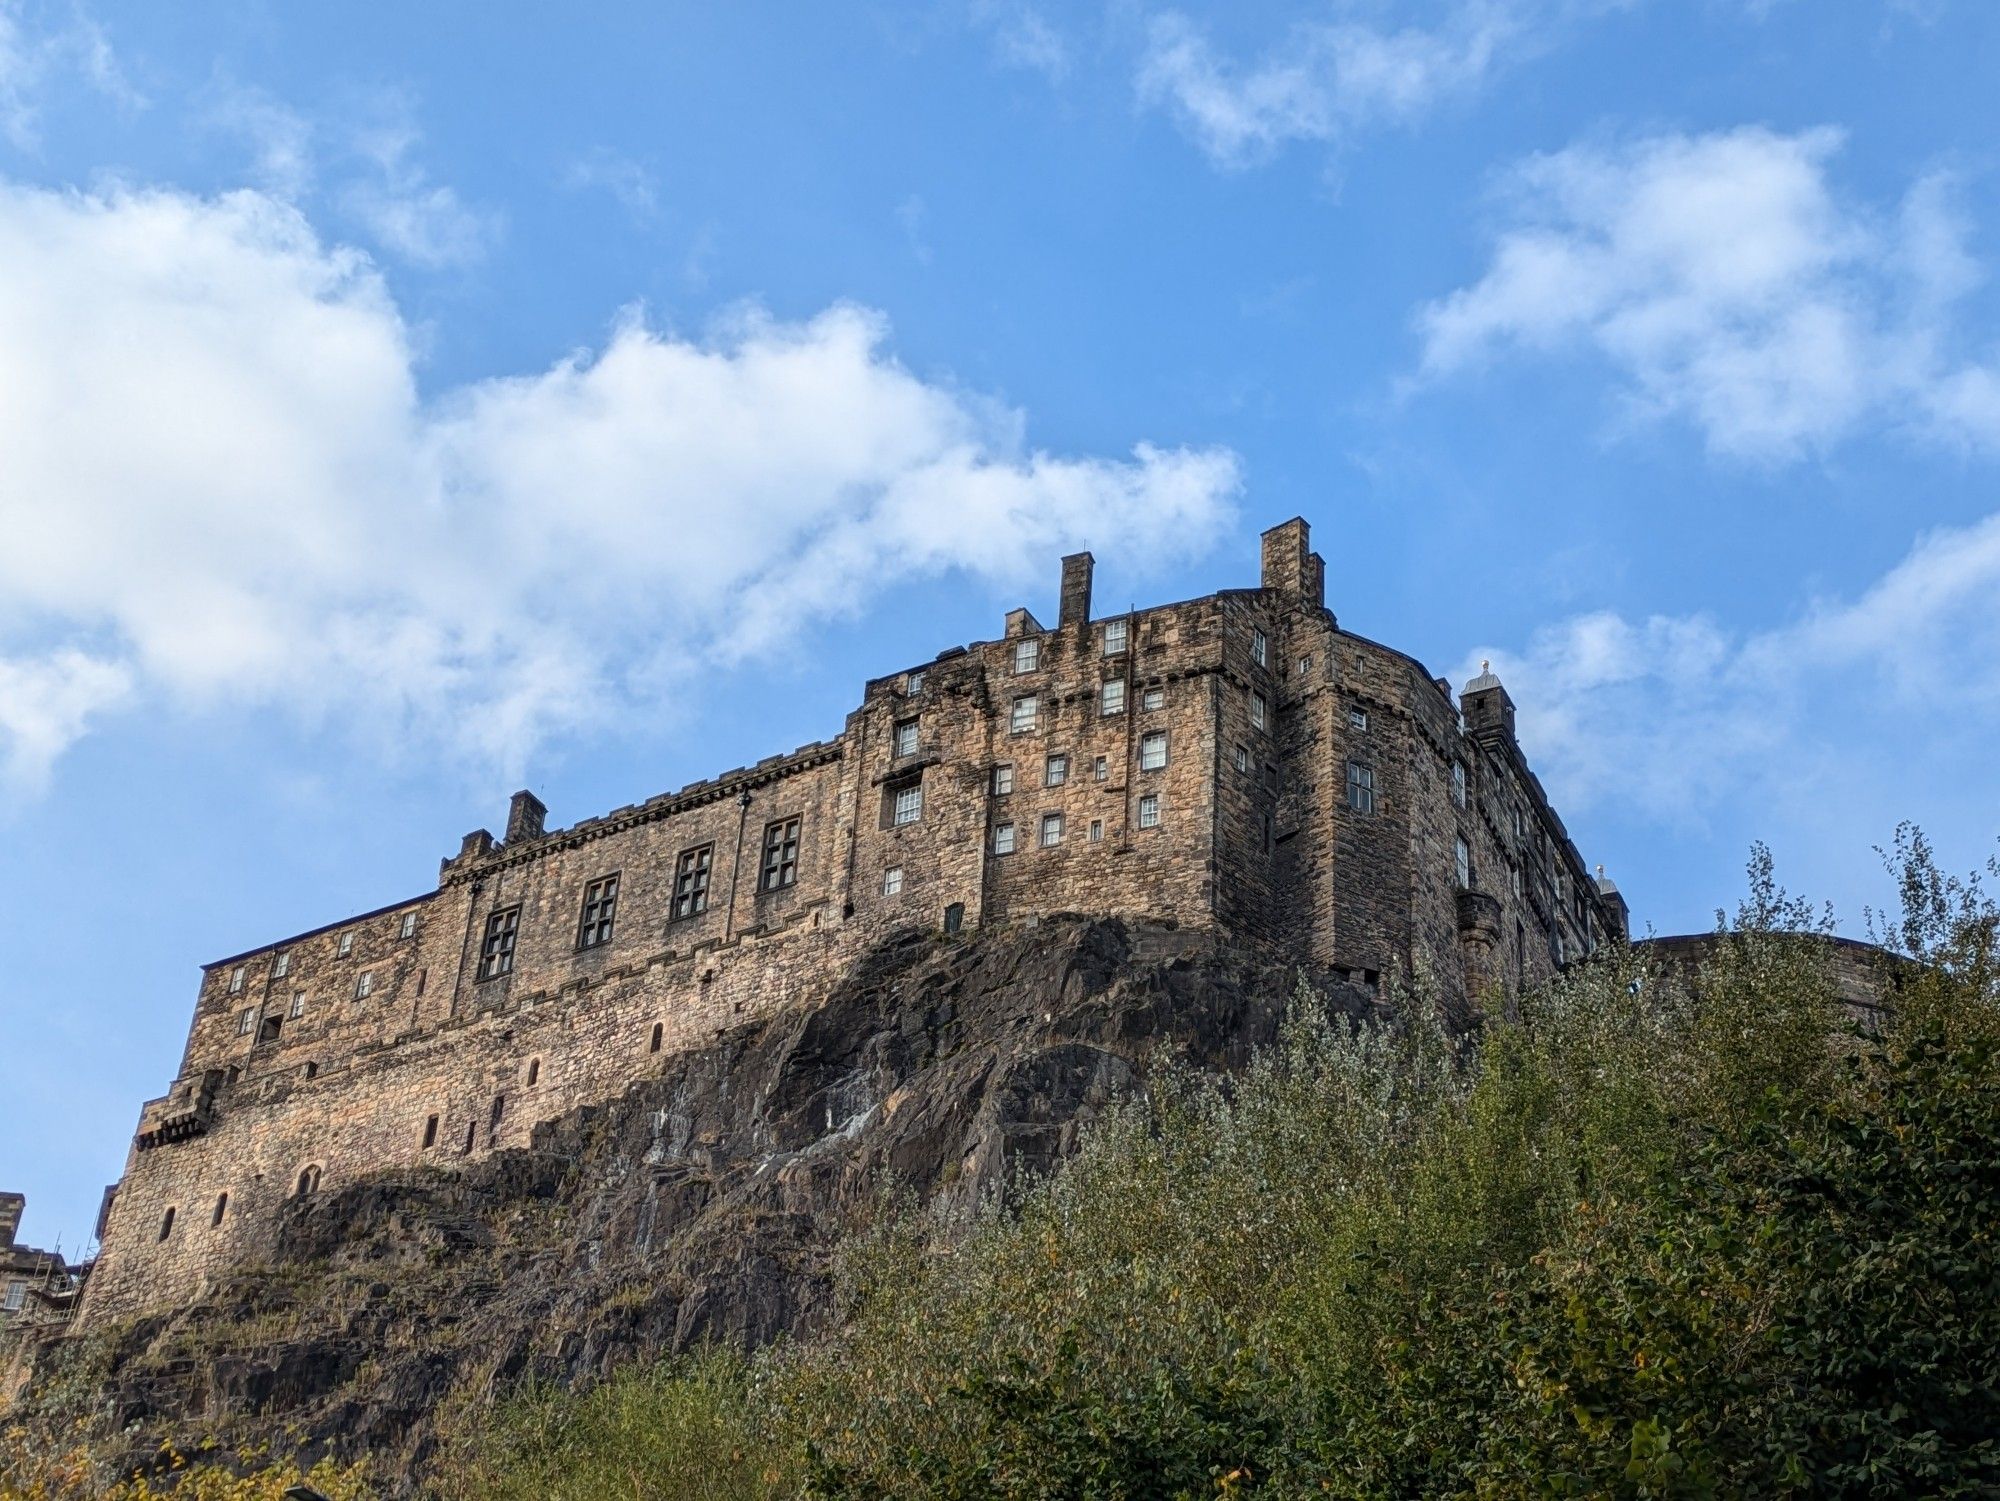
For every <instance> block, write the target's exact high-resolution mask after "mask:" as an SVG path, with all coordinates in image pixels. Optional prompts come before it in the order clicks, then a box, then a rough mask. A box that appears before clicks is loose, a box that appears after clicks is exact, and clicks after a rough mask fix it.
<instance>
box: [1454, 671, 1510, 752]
mask: <svg viewBox="0 0 2000 1501" xmlns="http://www.w3.org/2000/svg"><path fill="white" fill-rule="evenodd" d="M1458 710H1459V713H1460V714H1461V715H1462V716H1463V717H1464V719H1465V732H1466V733H1467V734H1468V735H1470V736H1472V738H1473V739H1474V740H1477V741H1479V742H1480V743H1481V744H1490V743H1492V742H1493V741H1496V740H1498V741H1505V742H1506V743H1508V744H1510V745H1511V744H1512V743H1513V741H1514V700H1513V699H1511V698H1509V697H1508V696H1507V690H1506V689H1505V688H1503V687H1501V686H1500V679H1498V678H1497V677H1495V676H1494V675H1493V664H1492V663H1491V662H1481V663H1480V664H1479V676H1478V677H1476V678H1474V679H1473V680H1472V681H1471V682H1469V683H1467V684H1466V685H1465V691H1464V692H1463V693H1461V694H1459V696H1458Z"/></svg>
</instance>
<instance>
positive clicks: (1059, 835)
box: [898, 792, 1160, 874]
mask: <svg viewBox="0 0 2000 1501" xmlns="http://www.w3.org/2000/svg"><path fill="white" fill-rule="evenodd" d="M1159 826H1160V795H1159V794H1158V793H1157V792H1149V793H1147V794H1146V795H1145V796H1144V797H1142V798H1140V799H1139V827H1140V828H1142V829H1157V828H1158V827H1159ZM1064 828H1065V823H1064V819H1063V815H1062V814H1060V813H1044V814H1043V815H1042V821H1041V825H1040V836H1041V837H1040V843H1041V846H1042V848H1043V849H1053V848H1055V847H1056V846H1057V845H1059V844H1061V843H1062V842H1063V830H1064ZM1089 838H1090V842H1091V843H1092V844H1097V843H1100V842H1101V841H1102V840H1103V838H1104V821H1103V820H1102V819H1099V818H1093V819H1092V820H1091V821H1090V834H1089ZM1016 847H1017V841H1016V838H1015V829H1014V825H1013V824H1011V823H1003V824H995V825H994V827H993V853H994V854H996V855H1011V854H1013V853H1014V850H1015V849H1016ZM898 874H900V872H899V873H898Z"/></svg>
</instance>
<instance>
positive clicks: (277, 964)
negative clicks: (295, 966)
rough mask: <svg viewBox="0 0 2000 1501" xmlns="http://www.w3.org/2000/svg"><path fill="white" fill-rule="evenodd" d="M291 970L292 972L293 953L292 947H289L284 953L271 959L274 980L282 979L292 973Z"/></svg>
mask: <svg viewBox="0 0 2000 1501" xmlns="http://www.w3.org/2000/svg"><path fill="white" fill-rule="evenodd" d="M291 972H292V953H291V950H290V949H287V950H286V951H285V952H284V953H282V954H280V955H278V957H277V958H275V959H273V960H272V961H271V978H272V979H274V980H282V979H284V978H285V976H286V975H288V974H290V973H291Z"/></svg>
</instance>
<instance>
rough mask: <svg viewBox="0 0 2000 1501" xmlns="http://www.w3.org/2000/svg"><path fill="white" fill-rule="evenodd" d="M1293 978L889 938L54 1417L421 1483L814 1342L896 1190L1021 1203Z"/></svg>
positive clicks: (370, 1185) (221, 1312) (287, 1254)
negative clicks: (428, 1465)
mask: <svg viewBox="0 0 2000 1501" xmlns="http://www.w3.org/2000/svg"><path fill="white" fill-rule="evenodd" d="M1297 978H1298V977H1297V975H1296V974H1295V973H1293V972H1290V971H1288V970H1286V969H1285V968H1284V967H1283V966H1282V965H1281V964H1278V963H1276V962H1274V961H1273V960H1271V959H1270V958H1268V957H1266V956H1263V955H1261V954H1259V953H1256V952H1253V951H1250V950H1248V949H1244V948H1241V947H1236V946H1232V945H1230V944H1228V943H1226V942H1224V941H1221V940H1218V939H1217V938H1216V937H1215V936H1214V935H1213V934H1210V933H1205V932H1192V931H1186V930H1179V929H1174V928H1171V927H1164V926H1158V925H1150V924H1142V923H1128V922H1119V921H1105V920H1089V919H1082V918H1075V919H1058V920H1053V921H1047V922H1043V923H1041V924H1038V925H1036V926H1033V927H1024V928H1019V929H1015V930H1011V931H1002V932H986V933H982V934H979V935H975V936H968V937H966V938H964V939H962V940H957V939H946V938H943V937H940V936H937V935H931V934H924V933H916V932H906V933H901V934H896V935H892V936H890V937H889V938H888V939H886V940H885V941H884V942H883V943H882V944H880V945H879V946H878V947H877V948H876V949H875V950H874V951H873V952H872V953H870V954H869V955H868V957H867V958H866V959H865V960H863V961H862V962H861V963H859V964H857V965H856V966H855V967H854V969H853V970H852V971H851V972H849V973H848V974H846V975H843V976H839V977H837V978H835V979H834V980H833V982H832V983H831V984H830V985H829V987H828V990H827V993H826V998H825V999H824V1001H823V1002H821V1003H820V1004H817V1005H813V1006H809V1007H806V1008H802V1009H800V1010H796V1011H793V1012H790V1013H787V1014H785V1015H782V1016H778V1017H774V1018H770V1019H768V1020H765V1021H763V1022H760V1023H757V1024H755V1025H750V1026H746V1027H744V1028H742V1029H741V1030H739V1031H736V1032H734V1033H730V1034H727V1035H725V1036H723V1037H722V1038H720V1039H719V1040H718V1041H717V1042H716V1044H715V1045H714V1046H712V1047H709V1048H705V1049H703V1050H701V1051H698V1052H693V1053H685V1054H681V1055H677V1056H673V1057H670V1058H667V1059H664V1060H663V1061H662V1067H661V1070H660V1073H659V1076H658V1077H657V1078H654V1079H649V1080H646V1081H644V1082H643V1083H641V1084H639V1085H637V1086H635V1087H634V1088H632V1089H631V1090H629V1091H628V1092H627V1093H626V1094H625V1095H623V1096H622V1097H620V1098H618V1099H616V1100H614V1101H612V1102H610V1103H608V1104H605V1105H602V1106H594V1107H591V1108H589V1109H585V1110H582V1111H578V1112H576V1113H574V1114H572V1115H569V1116H566V1117H563V1118H561V1119H558V1120H555V1121H551V1122H548V1123H546V1124H544V1125H542V1126H540V1127H538V1128H537V1129H536V1131H535V1132H534V1136H533V1141H532V1144H531V1145H530V1146H529V1147H527V1148H526V1149H521V1150H512V1151H504V1152H500V1153H496V1154H495V1155H493V1156H492V1157H490V1158H487V1159H484V1160H481V1161H477V1162H474V1163H471V1164H469V1165H468V1166H467V1167H466V1168H465V1169H464V1170H463V1171H460V1172H457V1173H445V1172H439V1171H424V1172H421V1173H411V1172H407V1171H385V1172H383V1173H381V1174H379V1175H376V1176H374V1177H371V1178H366V1179H363V1180H360V1181H356V1182H353V1183H350V1184H346V1185H343V1186H339V1187H337V1188H336V1187H332V1186H330V1187H329V1188H328V1190H327V1191H325V1192H323V1193H321V1194H319V1195H316V1196H314V1197H311V1198H308V1199H304V1200H300V1201H297V1202H296V1203H294V1204H293V1205H292V1206H291V1207H290V1208H289V1209H288V1211H287V1214H286V1217H285V1220H284V1222H283V1224H282V1226H281V1227H280V1230H279V1233H278V1235H277V1237H276V1240H275V1243H274V1244H273V1245H272V1246H271V1247H270V1250H269V1256H268V1259H267V1262H266V1264H264V1265H262V1266H260V1267H257V1268H254V1269H249V1270H246V1271H244V1272H243V1273H241V1274H238V1275H234V1276H232V1277H230V1278H228V1279H227V1280H226V1281H222V1282H220V1283H218V1284H215V1285H214V1286H212V1287H210V1288H208V1289H206V1290H205V1293H204V1295H203V1296H202V1297H201V1298H200V1299H199V1300H197V1301H196V1302H195V1303H194V1304H193V1305H192V1306H190V1307H187V1308H184V1309H181V1310H179V1311H177V1312H174V1313H172V1314H170V1315H165V1316H155V1317H150V1318H146V1319H143V1320H139V1321H137V1322H135V1323H133V1324H130V1325H127V1326H123V1327H121V1328H118V1329H113V1330H106V1331H103V1332H102V1333H100V1334H99V1335H97V1336H95V1337H94V1338H93V1339H92V1340H90V1341H89V1342H87V1343H84V1342H72V1347H71V1348H70V1349H69V1350H67V1351H65V1352H63V1353H62V1354H61V1355H60V1356H58V1357H57V1358H56V1359H53V1360H51V1361H48V1362H46V1363H45V1366H46V1374H45V1376H44V1378H43V1380H42V1382H41V1383H40V1385H41V1389H42V1392H43V1394H44V1396H43V1398H42V1399H41V1400H42V1401H43V1403H44V1407H45V1408H52V1407H53V1403H51V1402H50V1401H49V1399H48V1397H47V1394H48V1393H50V1392H55V1391H59V1390H60V1391H63V1392H65V1393H67V1394H68V1395H69V1396H70V1398H71V1399H72V1400H74V1398H75V1396H76V1395H77V1394H78V1393H79V1392H87V1393H89V1394H90V1397H89V1406H90V1408H91V1411H92V1413H93V1423H94V1425H95V1426H96V1427H97V1428H98V1430H99V1431H100V1432H107V1433H108V1432H112V1431H117V1432H122V1433H124V1434H125V1435H126V1442H127V1443H128V1444H129V1446H130V1450H131V1452H132V1453H133V1454H135V1455H137V1454H141V1453H146V1452H151V1451H152V1450H153V1449H155V1448H156V1447H157V1444H158V1442H159V1440H160V1439H162V1438H167V1437H172V1438H174V1439H176V1440H178V1441H180V1442H182V1443H183V1444H185V1443H188V1442H192V1441H194V1440H196V1439H198V1438H199V1437H200V1436H202V1435H206V1434H213V1435H216V1436H218V1437H220V1438H221V1439H222V1440H223V1441H224V1442H226V1443H230V1444H240V1443H243V1442H246V1441H249V1442H255V1441H259V1440H264V1439H269V1440H272V1441H273V1442H274V1443H275V1444H276V1446H277V1447H278V1448H279V1449H280V1450H281V1451H295V1452H299V1453H301V1454H302V1455H304V1456H306V1457H308V1458H310V1457H316V1456H318V1455H321V1454H332V1455H334V1456H335V1457H338V1458H347V1457H352V1456H356V1455H359V1454H362V1453H367V1454H371V1455H373V1456H375V1457H376V1459H377V1461H378V1463H380V1464H381V1465H382V1466H383V1467H384V1469H385V1470H386V1471H387V1472H389V1473H390V1474H392V1475H399V1476H402V1477H405V1479H406V1483H407V1478H408V1477H412V1476H416V1475H419V1474H420V1473H421V1471H422V1468H423V1466H424V1464H425V1462H426V1460H427V1459H428V1458H429V1457H430V1456H431V1455H432V1453H433V1451H434V1446H435V1443H436V1431H435V1424H434V1420H435V1418H436V1416H437V1414H438V1413H439V1412H440V1410H441V1409H445V1408H450V1407H455V1406H460V1405H463V1404H477V1403H480V1402H484V1401H487V1400H489V1399H490V1398H492V1397H493V1396H495V1395H499V1394H504V1393H505V1392H507V1391H509V1390H511V1389H513V1388H514V1387H515V1386H517V1385H518V1383H520V1382H522V1381H524V1380H528V1379H544V1380H552V1381H557V1382H562V1383H577V1382H583V1381H588V1380H590V1379H592V1378H594V1377H596V1376H599V1375H601V1374H603V1373H604V1372H606V1371H608V1370H609V1369H610V1368H611V1367H612V1366H614V1365H615V1364H618V1363H620V1362H624V1361H629V1360H633V1359H642V1358H648V1357H652V1356H657V1355H660V1354H664V1353H668V1352H672V1351H677V1350H681V1349H685V1348H687V1347H689V1346H692V1345H695V1344H698V1343H700V1342H703V1341H708V1340H726V1341H731V1342H736V1343H740V1344H746V1345H755V1344H760V1343H763V1342H766V1341H768V1340H770V1339H772V1338H774V1337H775V1336H777V1335H779V1334H781V1333H796V1334H802V1335H809V1334H811V1333H812V1332H813V1331H814V1330H815V1329H816V1328H818V1327H822V1326H823V1325H824V1322H825V1321H826V1319H827V1318H828V1317H829V1315H830V1313H831V1307H830V1303H831V1291H832V1287H831V1278H830V1275H829V1270H830V1262H831V1257H832V1253H833V1249H834V1247H835V1245H836V1244H837V1242H838V1240H839V1238H840V1237H841V1236H842V1235H843V1234H846V1233H849V1232H851V1231H852V1230H853V1229H855V1228H856V1227H857V1226H859V1225H861V1224H864V1223H865V1222H866V1221H867V1220H868V1219H869V1217H870V1216H872V1215H874V1214H876V1213H878V1212H879V1210H880V1206H881V1204H882V1202H883V1195H884V1192H885V1190H886V1189H888V1188H889V1187H890V1186H891V1185H893V1186H894V1187H895V1188H897V1189H899V1190H900V1191H902V1192H904V1193H907V1194H909V1195H914V1196H918V1197H921V1198H930V1199H934V1200H938V1201H942V1204H943V1206H944V1207H945V1208H947V1209H958V1210H969V1209H970V1208H972V1207H973V1206H975V1205H976V1204H978V1203H979V1202H980V1201H981V1200H982V1199H983V1198H985V1197H986V1196H988V1195H991V1194H996V1193H1004V1192H1006V1191H1007V1188H1008V1186H1009V1185H1010V1184H1012V1183H1014V1182H1016V1181H1017V1180H1018V1179H1019V1177H1020V1176H1021V1175H1022V1174H1023V1173H1029V1172H1037V1171H1041V1170H1044V1169H1046V1168H1048V1167H1049V1166H1050V1165H1052V1164H1053V1163H1055V1162H1056V1161H1057V1160H1058V1159H1060V1158H1061V1157H1062V1156H1063V1155H1064V1154H1065V1153H1066V1152H1067V1151H1068V1150H1069V1149H1070V1148H1071V1147H1072V1145H1073V1144H1074V1142H1075V1140H1076V1136H1077V1132H1078V1130H1079V1128H1080V1127H1081V1126H1082V1125H1083V1124H1084V1123H1086V1122H1087V1121H1088V1120H1089V1119H1090V1118H1091V1116H1092V1115H1093V1113H1095V1112H1096V1111H1097V1110H1099V1109H1100V1108H1101V1107H1102V1106H1103V1105H1104V1104H1105V1103H1106V1102H1107V1101H1109V1100H1111V1099H1113V1098H1114V1097H1116V1096H1117V1095H1119V1094H1120V1093H1121V1092H1125V1091H1129V1090H1131V1089H1133V1088H1135V1087H1137V1086H1138V1085H1139V1084H1140V1083H1141V1082H1142V1080H1143V1078H1144V1075H1145V1072H1146V1070H1147V1069H1148V1067H1150V1066H1152V1065H1153V1064H1154V1063H1156V1062H1157V1061H1159V1060H1160V1059H1162V1058H1164V1057H1168V1056H1173V1057H1179V1058H1184V1059H1186V1060H1188V1061H1189V1062H1191V1063H1194V1064H1197V1065H1199V1066H1204V1067H1211V1068H1218V1069H1228V1068H1231V1067H1233V1066H1235V1065H1237V1064H1240V1063H1241V1062H1242V1061H1243V1060H1244V1059H1245V1058H1247V1056H1248V1055H1249V1053H1250V1052H1251V1050H1253V1049H1254V1048H1256V1047H1257V1046H1258V1045H1260V1044H1262V1043H1265V1042H1267V1041H1269V1040H1270V1039H1271V1038H1272V1037H1273V1036H1274V1035H1275V1032H1276V1028H1277V1025H1278V1021H1279V1018H1280V1016H1281V1013H1282V1011H1283V1008H1284V1005H1285V1002H1286V999H1287V998H1288V997H1289V996H1290V994H1291V993H1292V991H1293V989H1294V987H1295V985H1296V982H1297ZM1335 993H1336V994H1337V993H1338V992H1337V991H1336V992H1335ZM1347 1000H1348V1001H1349V1003H1351V1004H1352V1005H1354V1006H1355V1007H1357V1008H1358V1007H1360V1006H1362V1005H1364V1004H1365V1003H1366V998H1365V997H1363V996H1361V995H1358V994H1354V995H1350V996H1348V997H1347ZM36 1400H37V1399H36V1398H34V1397H32V1396H31V1398H30V1403H31V1410H32V1404H33V1403H34V1402H35V1401H36Z"/></svg>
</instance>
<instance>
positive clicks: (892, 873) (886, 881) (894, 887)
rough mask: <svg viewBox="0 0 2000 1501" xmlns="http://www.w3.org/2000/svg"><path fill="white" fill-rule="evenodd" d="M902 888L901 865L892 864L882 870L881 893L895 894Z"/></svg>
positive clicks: (885, 894)
mask: <svg viewBox="0 0 2000 1501" xmlns="http://www.w3.org/2000/svg"><path fill="white" fill-rule="evenodd" d="M902 889H903V867H902V866H900V865H892V866H890V867H889V868H888V869H887V870H885V871H883V872H882V895H884V896H896V895H899V894H900V893H901V892H902Z"/></svg>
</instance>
